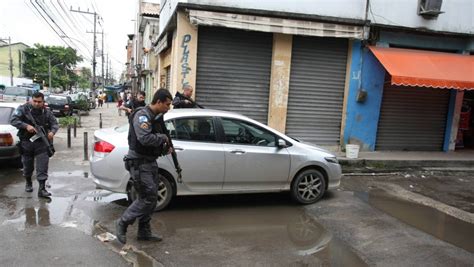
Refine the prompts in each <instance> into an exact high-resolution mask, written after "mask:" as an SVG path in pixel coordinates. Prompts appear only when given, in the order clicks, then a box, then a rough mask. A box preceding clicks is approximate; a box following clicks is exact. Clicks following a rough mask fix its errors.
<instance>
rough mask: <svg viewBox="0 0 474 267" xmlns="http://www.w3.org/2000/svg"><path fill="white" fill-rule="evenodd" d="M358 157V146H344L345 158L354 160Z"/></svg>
mask: <svg viewBox="0 0 474 267" xmlns="http://www.w3.org/2000/svg"><path fill="white" fill-rule="evenodd" d="M357 157H359V145H350V144H347V145H346V158H348V159H356V158H357Z"/></svg>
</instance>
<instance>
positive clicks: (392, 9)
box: [368, 0, 474, 34]
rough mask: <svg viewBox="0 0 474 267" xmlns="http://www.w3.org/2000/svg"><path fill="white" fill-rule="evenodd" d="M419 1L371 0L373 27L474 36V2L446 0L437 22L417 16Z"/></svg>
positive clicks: (370, 13) (370, 11) (370, 12)
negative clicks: (377, 25) (419, 29)
mask: <svg viewBox="0 0 474 267" xmlns="http://www.w3.org/2000/svg"><path fill="white" fill-rule="evenodd" d="M417 8H418V0H398V1H387V0H370V9H369V14H368V15H369V19H370V21H371V23H375V24H381V25H391V26H398V27H409V28H421V29H428V30H433V31H445V32H453V33H468V34H474V20H473V19H472V15H473V12H474V1H472V0H444V1H443V4H442V6H441V11H444V12H445V13H443V14H440V15H439V16H438V18H437V19H433V20H428V19H424V18H423V17H422V16H419V15H418V14H417V10H418V9H417Z"/></svg>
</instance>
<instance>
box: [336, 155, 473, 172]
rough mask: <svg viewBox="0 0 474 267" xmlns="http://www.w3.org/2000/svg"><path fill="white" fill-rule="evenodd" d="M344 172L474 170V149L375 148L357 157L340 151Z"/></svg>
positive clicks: (339, 156)
mask: <svg viewBox="0 0 474 267" xmlns="http://www.w3.org/2000/svg"><path fill="white" fill-rule="evenodd" d="M337 156H338V158H339V162H340V163H341V165H342V166H343V171H344V172H354V171H357V172H390V171H413V170H433V171H454V172H460V171H462V172H474V150H460V151H454V152H441V151H436V152H422V151H420V152H414V151H385V152H384V151H376V152H359V155H358V158H357V159H349V158H346V157H345V154H344V153H343V152H339V153H338V154H337Z"/></svg>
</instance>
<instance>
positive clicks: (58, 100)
mask: <svg viewBox="0 0 474 267" xmlns="http://www.w3.org/2000/svg"><path fill="white" fill-rule="evenodd" d="M48 104H53V105H54V104H55V105H58V104H59V105H63V104H67V99H66V98H65V97H62V96H49V97H48Z"/></svg>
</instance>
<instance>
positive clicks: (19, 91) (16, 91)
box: [5, 87, 31, 96]
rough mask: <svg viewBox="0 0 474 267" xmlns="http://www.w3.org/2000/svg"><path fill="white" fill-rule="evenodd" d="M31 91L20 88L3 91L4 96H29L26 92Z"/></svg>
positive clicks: (8, 88) (9, 88)
mask: <svg viewBox="0 0 474 267" xmlns="http://www.w3.org/2000/svg"><path fill="white" fill-rule="evenodd" d="M29 91H31V90H28V89H27V88H21V87H7V88H6V89H5V94H6V95H22V96H29V94H28V92H29Z"/></svg>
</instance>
